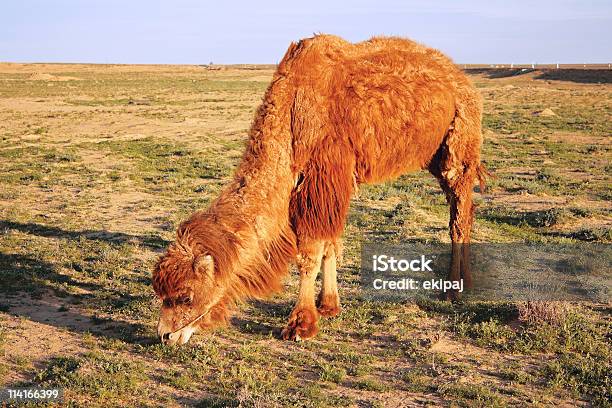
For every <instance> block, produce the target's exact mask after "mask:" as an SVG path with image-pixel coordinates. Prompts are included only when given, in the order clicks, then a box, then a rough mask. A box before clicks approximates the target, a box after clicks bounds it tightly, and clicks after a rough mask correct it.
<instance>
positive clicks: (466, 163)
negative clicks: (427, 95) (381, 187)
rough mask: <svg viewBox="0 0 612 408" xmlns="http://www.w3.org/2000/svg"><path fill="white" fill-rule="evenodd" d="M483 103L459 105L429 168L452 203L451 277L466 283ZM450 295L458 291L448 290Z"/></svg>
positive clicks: (468, 281)
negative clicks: (481, 104) (481, 105)
mask: <svg viewBox="0 0 612 408" xmlns="http://www.w3.org/2000/svg"><path fill="white" fill-rule="evenodd" d="M480 132H481V129H480V107H479V106H478V105H477V104H476V105H471V106H467V107H464V108H463V109H458V111H457V115H456V117H455V120H454V122H453V124H452V126H451V128H450V129H449V131H448V134H447V136H446V138H445V139H444V142H443V144H442V146H441V147H440V149H439V150H438V152H437V153H436V156H435V157H434V159H433V160H432V162H431V164H430V166H429V170H430V171H431V173H432V174H433V175H434V176H436V178H437V179H438V180H439V182H440V186H441V187H442V189H443V190H444V192H445V194H446V200H447V202H448V204H449V206H450V221H449V230H450V231H449V232H450V238H451V243H452V244H451V245H452V258H451V265H450V270H449V274H448V279H449V280H453V281H457V280H459V279H463V286H464V287H465V288H470V287H471V286H472V274H471V269H470V246H469V244H470V235H471V231H472V225H473V223H474V204H473V201H472V191H473V188H474V182H475V180H476V178H477V177H478V178H480V176H479V172H480V169H481V164H480V145H481V141H482V138H481V133H480ZM446 297H447V298H449V299H456V298H458V297H459V294H458V293H457V292H450V293H447V294H446Z"/></svg>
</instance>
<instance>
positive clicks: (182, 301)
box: [176, 295, 193, 305]
mask: <svg viewBox="0 0 612 408" xmlns="http://www.w3.org/2000/svg"><path fill="white" fill-rule="evenodd" d="M192 301H193V299H192V298H191V296H187V295H185V296H180V297H179V298H178V299H176V304H177V305H190V304H191V302H192Z"/></svg>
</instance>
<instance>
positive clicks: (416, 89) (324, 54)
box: [281, 35, 479, 182]
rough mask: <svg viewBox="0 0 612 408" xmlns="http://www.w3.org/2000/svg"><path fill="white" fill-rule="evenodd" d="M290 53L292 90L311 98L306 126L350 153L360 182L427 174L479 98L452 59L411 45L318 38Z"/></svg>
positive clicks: (387, 40) (389, 40)
mask: <svg viewBox="0 0 612 408" xmlns="http://www.w3.org/2000/svg"><path fill="white" fill-rule="evenodd" d="M289 54H292V55H290V57H291V58H290V63H289V64H287V65H285V66H284V68H285V69H286V73H287V75H288V77H292V78H293V80H292V81H291V82H292V84H293V86H294V87H295V88H296V89H300V90H307V91H304V92H305V93H306V92H311V93H312V95H311V96H310V99H311V100H310V101H309V104H308V106H309V108H308V114H307V115H308V117H307V119H306V120H308V121H310V122H313V126H315V124H316V122H317V119H316V118H317V117H318V118H319V121H320V122H321V123H322V126H325V127H326V130H325V131H322V132H320V133H325V134H321V138H322V139H321V140H325V138H327V140H328V139H329V138H330V137H331V138H334V141H335V143H336V144H345V145H347V146H350V151H352V152H353V153H354V154H355V162H356V163H355V167H356V174H357V181H358V182H376V181H380V180H384V179H389V178H392V177H395V176H397V175H399V174H401V173H404V172H407V171H414V170H418V169H422V168H426V167H427V165H428V163H429V162H430V161H431V159H432V158H433V156H434V155H435V153H436V151H437V150H438V149H439V147H440V145H441V143H442V140H443V138H444V136H445V134H446V132H447V130H448V128H449V126H450V125H451V123H452V121H453V118H454V116H455V113H456V110H457V109H458V105H460V104H461V103H462V101H461V100H462V99H465V98H479V96H478V93H477V92H476V91H475V90H474V88H473V86H472V85H471V83H470V81H469V79H468V78H467V77H466V76H465V74H464V73H463V72H462V71H461V70H460V69H458V68H457V67H456V66H455V64H454V63H453V62H452V61H451V60H450V59H449V58H448V57H446V56H445V55H444V54H442V53H441V52H439V51H437V50H435V49H432V48H427V47H425V46H422V45H420V44H418V43H415V42H413V41H410V40H406V39H401V38H394V37H380V38H372V39H370V40H368V41H364V42H361V43H357V44H351V43H349V42H347V41H345V40H343V39H341V38H339V37H335V36H328V35H325V36H316V37H314V38H311V39H307V40H302V41H301V42H300V43H299V44H298V45H297V46H296V49H295V50H294V51H293V53H290V52H288V55H289ZM285 58H287V56H286V57H285ZM282 65H283V64H282V63H281V67H282ZM294 137H298V138H299V137H300V136H299V135H294ZM306 144H308V143H306ZM347 149H348V148H347Z"/></svg>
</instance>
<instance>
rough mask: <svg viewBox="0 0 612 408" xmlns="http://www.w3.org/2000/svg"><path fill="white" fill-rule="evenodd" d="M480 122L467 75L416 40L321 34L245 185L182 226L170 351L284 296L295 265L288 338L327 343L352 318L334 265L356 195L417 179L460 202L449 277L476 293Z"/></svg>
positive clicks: (455, 208) (300, 53) (279, 106)
mask: <svg viewBox="0 0 612 408" xmlns="http://www.w3.org/2000/svg"><path fill="white" fill-rule="evenodd" d="M481 112H482V102H481V97H480V95H479V93H478V91H477V90H476V89H475V88H474V86H473V85H472V84H471V82H470V80H469V79H468V78H467V77H466V75H465V74H464V73H463V72H462V71H461V70H460V69H458V68H457V67H456V66H455V65H454V64H453V62H452V61H451V60H450V59H449V58H448V57H446V56H445V55H443V54H442V53H441V52H439V51H437V50H434V49H431V48H427V47H425V46H422V45H420V44H417V43H416V42H413V41H410V40H407V39H402V38H394V37H374V38H372V39H370V40H368V41H364V42H360V43H356V44H352V43H349V42H347V41H345V40H343V39H342V38H339V37H336V36H331V35H316V36H314V37H312V38H307V39H303V40H301V41H299V42H297V43H291V45H290V46H289V48H288V50H287V52H286V54H285V56H284V57H283V59H282V61H281V62H280V63H279V65H278V67H277V70H276V72H275V74H274V76H273V79H272V82H271V84H270V85H269V87H268V89H267V91H266V93H265V96H264V99H263V102H262V104H261V105H260V106H259V108H258V110H257V112H256V115H255V119H254V122H253V124H252V126H251V128H250V131H249V140H248V145H247V148H246V151H245V153H244V155H243V158H242V161H241V163H240V165H239V166H238V168H237V170H236V172H235V174H234V176H233V180H232V181H231V182H230V183H229V184H228V185H227V186H226V187H225V188H224V189H223V191H222V192H221V194H220V196H219V197H218V198H217V199H216V200H215V201H214V202H213V203H212V204H211V206H210V207H209V208H208V209H206V210H203V211H199V212H196V213H195V214H193V215H192V216H191V217H190V218H189V219H188V220H187V221H185V222H184V223H182V224H181V225H180V227H179V228H178V231H177V237H176V241H175V242H174V243H172V244H171V245H170V246H169V248H168V250H167V252H166V253H165V254H164V255H163V256H162V257H160V259H159V261H158V262H157V264H156V266H155V269H154V271H153V278H152V280H153V288H154V290H155V292H156V294H157V296H158V297H159V298H160V299H161V300H162V306H161V312H160V318H159V324H158V334H159V336H160V338H161V341H162V342H163V343H166V344H184V343H186V342H187V341H188V340H189V339H190V337H191V335H192V334H193V333H194V332H196V331H199V330H207V329H211V328H213V327H214V326H217V325H219V324H224V323H227V321H228V319H229V317H230V314H231V312H232V311H233V310H235V306H236V305H237V304H238V303H240V302H241V301H243V300H245V299H262V298H265V297H267V296H269V295H270V294H271V293H273V292H275V291H278V290H280V289H281V286H282V278H283V277H284V276H285V275H286V274H287V271H288V266H289V263H290V262H293V261H295V264H296V265H297V270H298V271H299V276H300V284H299V294H298V299H297V303H296V305H295V307H294V309H293V311H292V312H291V314H290V316H289V320H288V323H287V326H286V327H285V329H284V330H283V331H282V338H283V339H287V340H301V339H308V338H311V337H313V336H315V335H316V334H317V331H318V321H319V317H320V316H328V317H331V316H335V315H337V314H338V313H339V312H340V301H339V296H338V286H337V282H336V260H337V258H338V257H339V256H340V252H341V247H342V243H341V236H342V232H343V229H344V224H345V222H346V218H347V212H348V210H349V204H350V199H351V196H352V195H353V193H354V192H355V191H356V189H357V187H358V186H359V185H360V184H363V183H379V182H382V181H385V180H390V179H393V178H396V177H397V176H399V175H401V174H403V173H406V172H411V171H418V170H423V169H426V170H429V172H431V173H432V174H433V175H434V176H435V177H436V178H437V179H438V180H439V183H440V186H441V187H442V189H443V190H444V192H445V194H446V198H447V201H448V204H449V206H450V222H449V230H450V237H451V241H452V244H453V245H452V262H451V266H450V273H449V275H450V278H451V279H454V280H457V279H459V278H460V277H461V278H463V279H465V280H466V281H467V282H465V284H466V286H469V285H470V282H469V281H470V279H471V278H470V274H469V252H468V251H469V247H468V246H467V245H466V244H468V243H469V242H470V231H471V228H472V224H473V219H474V206H473V204H472V190H473V188H474V184H475V181H476V179H478V180H479V181H480V183H481V184H482V183H483V182H484V176H485V174H486V170H485V169H484V166H483V165H482V164H481V162H480V147H481V144H482V135H481V116H482V113H481ZM321 269H322V271H323V276H322V289H321V291H320V293H319V294H318V296H317V297H316V300H315V280H316V277H317V275H318V273H319V271H320V270H321Z"/></svg>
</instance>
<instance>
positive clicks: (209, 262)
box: [193, 255, 215, 279]
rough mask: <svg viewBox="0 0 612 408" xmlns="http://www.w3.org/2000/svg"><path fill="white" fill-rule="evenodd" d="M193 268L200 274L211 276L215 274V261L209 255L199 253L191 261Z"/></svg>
mask: <svg viewBox="0 0 612 408" xmlns="http://www.w3.org/2000/svg"><path fill="white" fill-rule="evenodd" d="M193 270H194V271H195V273H197V274H202V275H204V276H208V277H209V278H211V279H212V278H213V276H214V274H215V262H214V261H213V258H212V256H210V255H200V256H198V257H197V258H196V259H195V261H193Z"/></svg>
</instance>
